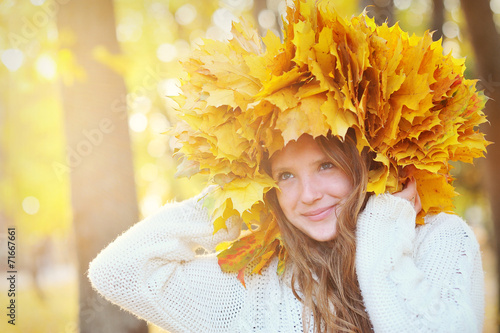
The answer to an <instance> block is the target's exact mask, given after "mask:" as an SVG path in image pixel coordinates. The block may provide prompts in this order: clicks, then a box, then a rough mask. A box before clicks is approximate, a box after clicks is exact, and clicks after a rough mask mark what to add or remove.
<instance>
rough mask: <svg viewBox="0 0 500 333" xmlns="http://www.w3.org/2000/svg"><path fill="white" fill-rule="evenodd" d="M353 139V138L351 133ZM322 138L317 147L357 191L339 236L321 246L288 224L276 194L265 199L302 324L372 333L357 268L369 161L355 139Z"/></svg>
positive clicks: (342, 217)
mask: <svg viewBox="0 0 500 333" xmlns="http://www.w3.org/2000/svg"><path fill="white" fill-rule="evenodd" d="M350 134H352V133H350ZM350 134H349V135H347V136H346V138H345V140H344V141H340V140H339V139H338V138H336V137H333V136H329V137H323V136H322V137H317V138H316V142H317V143H318V145H319V146H320V147H321V149H322V150H323V151H324V152H325V154H326V155H327V156H328V157H329V158H330V159H331V162H332V163H333V164H334V165H335V166H336V167H337V168H339V169H340V170H342V171H344V172H345V174H346V175H347V176H348V177H349V179H350V181H351V183H352V185H353V190H352V192H351V193H350V194H349V195H348V197H347V198H345V201H344V204H343V205H342V207H341V210H340V212H339V215H338V217H337V235H336V237H335V238H334V239H333V240H331V241H328V242H317V241H315V240H313V239H312V238H310V237H309V236H307V235H306V234H304V233H303V232H302V231H300V230H298V229H297V228H296V227H295V226H293V225H292V224H291V223H290V222H288V220H287V219H286V217H285V215H284V213H283V211H282V210H281V208H280V205H279V203H278V199H277V196H276V192H275V190H273V191H270V192H269V193H268V195H267V196H266V200H267V201H268V204H269V206H270V207H271V210H272V211H273V213H274V214H275V216H276V219H277V222H278V225H279V228H280V231H281V234H282V238H283V243H284V247H285V249H286V251H287V258H286V269H287V270H289V269H290V270H291V272H292V291H293V293H294V295H295V297H297V298H298V299H299V300H300V301H301V302H302V303H303V305H304V308H303V313H302V322H303V325H304V327H303V328H304V331H305V332H307V331H309V328H310V324H311V323H310V321H311V320H310V318H311V314H312V315H313V318H314V332H316V333H320V332H363V333H364V332H371V331H372V328H371V324H370V320H369V318H368V314H367V313H366V311H365V308H364V305H363V300H362V297H361V292H360V289H359V284H358V280H357V276H356V269H355V254H356V221H357V218H358V214H359V212H360V211H361V210H362V209H363V208H364V205H365V203H366V200H367V194H366V186H367V182H368V168H369V166H368V163H369V160H370V158H369V156H368V154H367V153H366V151H363V152H362V153H361V154H360V153H359V151H358V149H357V148H356V143H355V141H354V139H353V137H352V136H351V135H350Z"/></svg>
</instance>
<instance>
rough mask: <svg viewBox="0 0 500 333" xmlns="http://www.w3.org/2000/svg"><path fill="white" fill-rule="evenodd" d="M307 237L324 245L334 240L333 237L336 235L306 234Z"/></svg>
mask: <svg viewBox="0 0 500 333" xmlns="http://www.w3.org/2000/svg"><path fill="white" fill-rule="evenodd" d="M308 236H309V237H310V238H312V239H314V240H315V241H317V242H320V243H324V242H329V241H331V240H334V239H335V237H336V236H337V233H333V234H321V235H314V234H312V235H311V234H308Z"/></svg>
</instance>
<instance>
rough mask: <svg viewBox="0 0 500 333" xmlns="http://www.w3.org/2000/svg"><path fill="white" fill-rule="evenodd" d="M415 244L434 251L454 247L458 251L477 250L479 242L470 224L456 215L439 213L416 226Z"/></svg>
mask: <svg viewBox="0 0 500 333" xmlns="http://www.w3.org/2000/svg"><path fill="white" fill-rule="evenodd" d="M416 233H417V236H416V239H415V245H416V246H417V247H418V248H421V249H433V250H436V251H440V249H441V250H445V249H455V250H456V251H459V253H463V254H472V253H478V252H479V243H478V242H477V240H476V237H475V235H474V232H473V231H472V229H471V228H470V226H469V225H468V224H467V223H466V222H465V221H464V220H463V219H462V218H461V217H459V216H458V215H454V214H448V213H439V214H436V215H429V216H426V218H425V224H424V225H420V226H417V227H416Z"/></svg>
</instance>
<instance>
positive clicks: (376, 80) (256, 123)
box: [171, 0, 489, 283]
mask: <svg viewBox="0 0 500 333" xmlns="http://www.w3.org/2000/svg"><path fill="white" fill-rule="evenodd" d="M232 34H233V38H232V39H229V40H228V41H224V42H222V41H211V40H205V41H204V44H203V45H201V46H200V47H199V48H198V49H197V50H195V51H193V54H192V55H191V56H190V57H189V58H188V59H186V60H184V61H183V62H182V64H183V66H184V68H185V70H186V72H187V73H188V77H187V78H186V80H185V81H183V82H182V86H181V89H182V92H183V94H182V95H181V96H179V97H177V98H176V99H175V100H176V102H177V103H178V104H179V112H178V118H179V120H180V121H179V122H178V123H177V125H176V128H175V129H174V130H173V131H172V132H171V133H172V134H173V135H174V136H175V137H176V139H177V140H178V142H179V144H180V146H179V147H178V148H177V149H176V154H180V155H181V156H183V158H184V159H183V162H182V163H181V164H180V166H179V171H178V174H179V175H182V176H191V175H193V174H195V173H201V174H206V175H208V177H209V179H210V182H211V184H215V185H216V187H215V188H216V189H215V190H214V191H213V192H211V193H209V195H207V198H206V202H205V204H206V207H207V209H208V211H209V213H210V215H211V217H212V222H213V223H214V229H215V230H220V229H223V228H225V227H226V225H225V221H226V220H227V219H228V218H229V217H234V216H239V217H240V218H241V223H244V224H246V226H247V227H248V228H247V229H249V230H251V231H250V232H249V233H247V234H242V235H241V236H240V238H239V239H238V240H236V241H235V242H232V243H230V244H224V246H221V247H219V249H220V252H219V254H218V257H219V264H220V266H221V268H222V269H223V270H224V271H231V272H235V273H237V274H238V278H239V279H240V281H242V283H244V275H245V270H247V269H248V267H249V266H248V265H249V264H250V263H251V264H252V266H251V267H253V271H254V272H255V273H258V272H260V271H261V270H262V269H264V267H267V264H268V263H269V262H270V261H271V260H273V258H276V257H278V259H279V265H278V271H279V272H282V271H283V269H284V265H285V262H286V251H285V250H284V248H283V246H282V242H281V238H280V237H281V236H280V233H279V229H278V228H277V225H276V224H274V222H273V223H271V221H273V214H272V212H270V210H269V207H268V206H267V205H266V200H265V196H266V193H267V192H268V191H270V190H272V189H273V188H274V187H276V184H275V183H274V181H273V180H272V179H271V177H270V176H269V175H268V174H267V171H266V165H268V164H269V158H270V157H271V156H272V155H273V154H274V153H275V152H277V151H279V150H281V149H282V148H283V147H284V146H285V145H286V144H287V143H288V142H289V141H292V140H297V139H298V138H299V137H300V136H301V135H302V134H303V133H309V134H311V135H312V136H313V137H317V136H321V135H329V134H330V135H334V136H337V137H339V138H341V139H342V138H344V137H345V136H346V134H347V133H348V131H350V130H351V131H352V132H353V133H354V134H355V136H356V145H357V148H358V150H359V151H362V150H363V149H365V150H368V151H370V152H371V154H372V155H373V156H374V160H373V162H372V164H371V166H370V170H369V172H368V186H367V188H368V191H369V192H373V193H384V192H389V193H393V192H395V191H399V190H401V188H402V186H403V185H402V184H403V182H404V180H405V179H407V178H408V177H410V175H413V176H414V177H415V178H416V180H417V189H418V192H419V194H420V197H421V200H422V207H423V208H422V212H421V214H419V217H418V223H423V222H424V219H423V218H424V216H425V215H426V214H436V213H439V212H451V211H452V210H453V205H452V198H453V197H454V196H455V195H456V193H455V189H454V187H453V184H452V177H451V176H450V174H449V170H450V169H451V167H450V164H449V162H450V161H463V162H468V163H472V162H473V160H474V158H478V157H482V156H484V153H485V151H486V147H487V145H488V144H489V142H488V141H486V140H485V137H484V134H483V133H480V132H479V130H478V126H479V125H480V124H482V123H484V122H486V117H485V115H484V114H483V112H482V109H483V108H484V105H485V103H486V100H487V98H486V97H485V96H484V94H483V93H482V92H478V91H477V89H476V82H477V81H475V80H468V79H466V78H465V77H464V72H465V66H464V60H463V59H455V58H453V57H452V56H451V54H448V55H443V48H442V46H441V42H440V41H438V42H435V41H433V40H432V34H431V33H429V32H426V33H424V34H423V35H422V36H416V35H412V36H410V35H409V34H408V33H406V32H404V31H403V30H402V29H401V28H400V27H399V25H397V24H395V25H394V26H391V27H389V26H388V25H387V24H382V25H381V26H377V25H376V24H375V21H374V20H373V19H371V18H368V17H367V16H365V15H364V14H361V15H359V16H355V17H352V18H351V19H349V20H347V19H344V18H342V17H339V16H338V15H337V13H336V12H335V9H334V4H333V3H332V2H327V1H320V2H316V1H314V0H294V1H293V4H292V5H290V6H289V7H288V8H287V14H286V20H284V22H283V34H284V39H283V41H282V40H281V39H280V37H279V36H277V35H275V34H273V33H272V32H268V33H267V35H266V36H265V37H264V38H262V39H261V38H259V37H258V36H259V34H258V32H257V30H256V29H254V28H252V27H251V26H250V25H249V24H248V23H246V22H245V20H244V19H241V20H240V22H239V23H235V24H234V25H233V29H232ZM254 227H257V229H256V230H253V228H254Z"/></svg>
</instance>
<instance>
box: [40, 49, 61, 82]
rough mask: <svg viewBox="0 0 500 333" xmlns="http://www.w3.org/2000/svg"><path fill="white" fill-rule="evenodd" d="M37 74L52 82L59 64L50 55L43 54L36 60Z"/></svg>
mask: <svg viewBox="0 0 500 333" xmlns="http://www.w3.org/2000/svg"><path fill="white" fill-rule="evenodd" d="M35 66H36V70H37V72H38V73H39V74H40V75H41V76H42V77H44V78H46V79H47V80H52V79H54V78H55V77H56V72H57V64H56V62H55V61H54V59H52V57H51V56H49V55H48V54H42V55H41V56H39V57H38V59H37V60H36V65H35Z"/></svg>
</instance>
